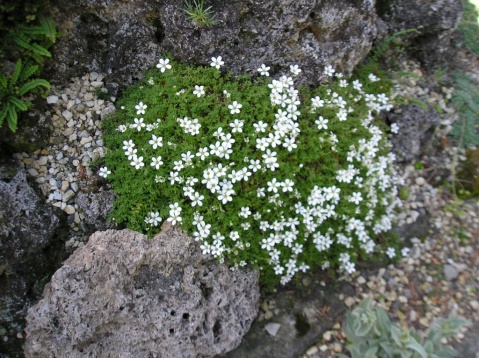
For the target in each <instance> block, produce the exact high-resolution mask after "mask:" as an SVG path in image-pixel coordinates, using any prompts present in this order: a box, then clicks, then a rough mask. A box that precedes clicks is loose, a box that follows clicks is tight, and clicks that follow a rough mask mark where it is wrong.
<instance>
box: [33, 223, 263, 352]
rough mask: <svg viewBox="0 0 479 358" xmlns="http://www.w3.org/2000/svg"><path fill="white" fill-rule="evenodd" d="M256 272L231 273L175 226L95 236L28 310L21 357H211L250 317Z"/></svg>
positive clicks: (255, 302) (231, 342)
mask: <svg viewBox="0 0 479 358" xmlns="http://www.w3.org/2000/svg"><path fill="white" fill-rule="evenodd" d="M258 307H259V286H258V272H257V271H253V270H250V269H247V270H244V271H243V270H237V271H230V270H229V269H228V267H227V266H226V265H225V264H217V263H216V262H215V260H213V258H212V257H208V256H204V255H203V254H202V253H201V251H200V248H199V245H198V244H197V243H195V242H194V240H193V239H192V238H190V237H188V236H187V235H185V234H183V233H181V232H180V231H176V230H169V231H167V232H166V233H163V234H161V235H158V236H156V237H155V238H153V239H148V238H147V237H146V236H144V235H142V234H139V233H136V232H133V231H130V230H122V231H116V230H108V231H104V232H97V233H95V234H93V235H92V236H91V237H90V239H89V241H88V243H87V244H86V245H85V246H84V247H82V248H81V249H78V250H77V251H75V253H74V254H73V255H72V256H70V257H69V258H68V260H67V261H66V262H65V264H64V266H63V267H62V268H61V269H59V270H58V271H57V272H56V273H55V275H54V276H53V278H52V280H51V282H50V284H49V286H48V287H47V288H46V289H45V292H44V298H43V299H42V300H41V301H40V302H39V303H38V304H37V305H35V306H34V307H33V308H31V309H30V310H29V312H28V317H27V322H28V326H27V328H26V333H27V339H26V343H25V346H24V349H25V354H26V357H53V356H57V357H60V356H61V357H119V356H123V357H209V356H214V355H217V354H223V353H225V352H228V351H230V350H232V349H233V348H235V347H236V346H237V345H238V344H239V343H240V341H241V339H242V337H243V335H244V334H245V333H246V332H247V331H248V330H249V327H250V325H251V323H252V321H253V320H254V318H255V317H256V314H257V310H258Z"/></svg>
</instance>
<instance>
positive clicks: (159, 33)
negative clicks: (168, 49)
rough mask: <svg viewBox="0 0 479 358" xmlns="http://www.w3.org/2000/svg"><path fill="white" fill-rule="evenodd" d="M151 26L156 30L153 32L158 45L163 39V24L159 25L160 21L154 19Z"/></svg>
mask: <svg viewBox="0 0 479 358" xmlns="http://www.w3.org/2000/svg"><path fill="white" fill-rule="evenodd" d="M153 26H154V27H155V28H156V31H155V38H156V41H158V44H160V43H161V42H162V41H163V39H164V38H165V28H164V26H163V24H162V23H161V21H160V19H155V20H154V21H153Z"/></svg>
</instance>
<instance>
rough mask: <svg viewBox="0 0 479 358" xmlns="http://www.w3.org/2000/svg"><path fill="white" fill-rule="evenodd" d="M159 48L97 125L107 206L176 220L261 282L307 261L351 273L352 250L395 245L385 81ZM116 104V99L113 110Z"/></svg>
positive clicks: (360, 253)
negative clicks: (111, 201) (309, 78)
mask: <svg viewBox="0 0 479 358" xmlns="http://www.w3.org/2000/svg"><path fill="white" fill-rule="evenodd" d="M222 64H223V61H222V59H221V57H218V58H212V63H211V67H207V68H205V67H193V66H187V65H184V64H181V63H176V62H170V61H169V60H168V59H161V60H160V62H159V63H158V65H157V68H158V69H155V70H153V71H151V72H150V73H149V74H147V76H146V77H145V80H144V81H142V82H141V83H140V84H138V85H137V86H134V87H132V88H129V89H128V90H127V91H126V92H125V94H124V96H123V98H122V99H121V100H120V101H119V102H118V107H119V109H118V110H117V112H116V113H114V114H113V115H112V116H111V117H110V118H109V119H108V120H107V122H106V123H105V127H106V134H105V135H104V140H105V144H106V146H107V148H108V150H107V154H106V157H105V166H103V167H102V168H100V175H102V176H104V177H105V178H108V180H109V181H110V182H111V185H112V189H113V191H114V192H115V193H116V194H117V199H116V201H115V206H114V211H113V214H112V216H113V218H114V219H115V220H116V221H117V222H119V223H123V224H125V225H126V226H127V227H129V228H131V229H133V230H136V231H140V232H144V233H147V234H148V235H150V236H153V235H155V234H156V233H158V232H159V230H160V226H161V225H162V223H164V222H169V223H170V224H173V225H178V226H181V228H182V229H183V230H184V231H186V232H187V233H189V234H190V235H192V236H194V237H195V239H196V240H197V241H199V242H200V244H201V248H202V250H203V253H204V254H211V255H213V256H214V257H216V258H217V259H219V260H220V261H223V260H224V259H227V260H228V262H229V263H230V265H231V268H232V269H235V268H238V267H241V266H244V265H246V264H247V263H249V264H251V265H253V266H255V267H258V268H260V269H261V270H262V278H263V282H277V281H278V280H280V281H281V283H283V284H285V283H287V282H289V281H290V280H291V279H292V278H293V276H294V275H295V274H296V273H297V272H298V271H306V270H308V269H309V268H310V267H313V266H321V267H323V268H326V267H329V266H331V267H336V268H338V269H339V270H341V271H343V272H348V273H352V272H354V271H355V262H356V261H357V260H358V259H359V258H360V257H362V258H364V259H370V258H371V257H373V256H375V257H377V256H381V255H382V256H384V253H386V254H387V255H388V256H389V257H394V256H395V255H396V249H395V243H392V242H390V239H388V236H386V235H384V233H385V232H386V231H388V230H389V229H390V228H391V221H392V219H393V214H394V208H395V207H396V206H397V204H398V203H399V200H398V199H397V194H398V192H397V184H398V182H399V178H398V177H397V175H396V173H395V168H394V156H393V155H392V154H391V153H390V145H389V143H388V140H387V136H386V134H385V130H387V129H386V128H384V126H383V124H382V122H381V121H380V120H378V119H375V114H376V113H378V112H379V111H380V110H383V109H386V110H387V109H390V108H391V107H392V104H391V101H390V99H389V98H388V96H387V95H386V94H385V93H387V92H388V90H389V86H390V83H389V82H387V81H383V80H381V79H379V78H377V77H376V76H375V75H373V74H370V75H369V76H368V77H367V78H366V79H365V80H363V81H359V80H354V81H353V80H350V79H346V78H344V77H343V76H342V75H341V74H339V73H336V72H335V70H334V69H333V68H332V67H331V66H328V67H326V69H325V75H326V76H327V78H329V81H328V82H327V83H325V84H324V85H323V86H320V87H319V88H316V89H309V88H306V87H303V88H300V89H298V88H296V86H295V84H294V79H293V78H294V76H295V75H297V74H298V73H299V72H300V71H301V70H300V69H299V68H298V66H291V71H290V73H289V74H285V75H284V76H282V77H280V78H279V79H277V80H275V79H271V78H270V77H269V76H268V75H269V73H268V70H269V68H268V67H266V66H265V65H262V66H261V68H259V69H258V72H259V73H260V75H261V76H259V77H257V78H254V79H252V78H251V77H250V76H242V77H237V78H233V77H232V76H231V75H229V74H222V73H221V71H220V70H219V69H220V67H221V65H222ZM120 108H121V109H120Z"/></svg>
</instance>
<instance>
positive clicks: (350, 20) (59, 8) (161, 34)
mask: <svg viewBox="0 0 479 358" xmlns="http://www.w3.org/2000/svg"><path fill="white" fill-rule="evenodd" d="M54 4H55V5H54V6H53V7H52V9H51V12H52V14H53V16H54V17H55V19H56V21H57V24H58V27H59V31H60V32H61V33H62V34H63V35H62V37H61V38H60V39H59V40H58V42H57V44H56V45H55V48H54V50H53V52H54V59H55V62H56V64H55V68H54V71H52V77H53V79H55V80H57V81H60V82H66V81H68V79H69V78H70V77H72V76H78V74H79V73H84V72H86V71H92V70H96V71H99V72H102V73H107V74H108V77H107V78H106V82H107V85H108V87H109V88H110V90H113V93H114V92H115V90H116V88H118V86H120V85H121V86H124V85H126V84H127V83H130V82H131V81H132V80H133V79H135V78H139V77H142V71H143V70H144V69H145V68H150V67H151V65H152V64H154V63H157V61H158V58H159V56H160V54H161V53H162V52H164V51H169V52H171V54H172V55H173V57H174V58H177V59H180V60H183V61H186V62H189V63H195V64H203V65H209V64H210V62H211V57H212V56H215V57H216V56H218V55H221V56H222V57H223V59H224V60H225V68H226V70H228V71H232V72H233V73H235V74H244V73H252V72H256V69H257V68H258V67H260V65H261V64H262V63H265V64H267V65H268V66H271V73H272V74H276V73H278V72H286V71H288V70H289V65H291V64H298V65H299V67H300V68H301V69H302V70H303V72H302V74H301V77H300V81H301V80H302V81H303V82H309V83H316V84H317V83H318V80H319V79H320V77H321V76H322V71H323V69H324V66H325V65H332V66H334V67H336V68H337V69H338V70H341V71H344V72H350V71H351V70H352V69H353V68H354V66H355V65H356V64H357V63H359V61H361V60H362V59H363V58H364V57H365V56H366V54H367V53H368V51H369V50H370V49H371V44H372V42H373V40H374V38H375V36H376V19H377V16H376V12H375V8H374V1H364V2H363V1H353V0H340V1H332V0H327V1H319V0H316V1H309V0H301V1H294V2H292V1H287V0H270V1H261V2H260V1H249V0H233V1H226V2H225V1H222V0H211V1H208V2H207V6H208V7H209V6H211V10H212V12H213V13H214V14H215V18H216V19H217V23H216V24H215V25H214V26H212V27H198V26H196V24H195V23H194V22H193V21H192V20H191V19H189V18H188V16H187V15H186V14H185V12H184V8H185V4H184V2H181V1H177V0H165V1H161V2H159V1H154V0H135V1H128V2H126V1H120V0H79V1H75V2H72V1H66V0H57V1H55V2H54Z"/></svg>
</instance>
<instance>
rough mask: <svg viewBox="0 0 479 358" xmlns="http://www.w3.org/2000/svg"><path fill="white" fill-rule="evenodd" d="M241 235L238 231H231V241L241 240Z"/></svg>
mask: <svg viewBox="0 0 479 358" xmlns="http://www.w3.org/2000/svg"><path fill="white" fill-rule="evenodd" d="M239 237H240V236H239V233H238V231H231V232H230V239H231V240H233V241H236V240H238V239H239Z"/></svg>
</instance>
